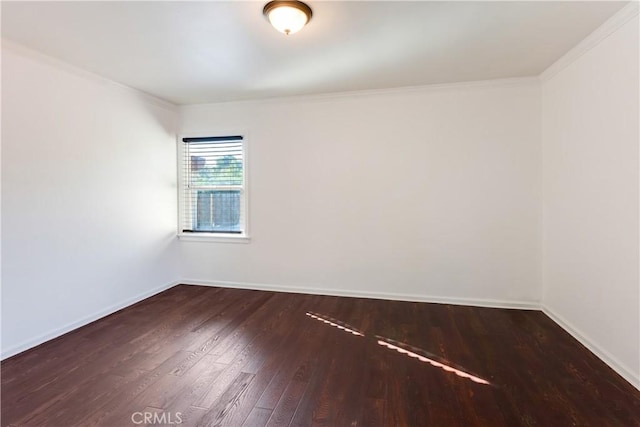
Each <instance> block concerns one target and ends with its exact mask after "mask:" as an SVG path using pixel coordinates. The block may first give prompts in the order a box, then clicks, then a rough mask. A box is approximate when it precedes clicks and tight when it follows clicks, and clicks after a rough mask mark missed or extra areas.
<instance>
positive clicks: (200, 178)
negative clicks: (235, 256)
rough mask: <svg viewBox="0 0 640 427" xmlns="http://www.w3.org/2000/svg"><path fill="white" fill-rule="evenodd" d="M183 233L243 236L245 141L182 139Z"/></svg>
mask: <svg viewBox="0 0 640 427" xmlns="http://www.w3.org/2000/svg"><path fill="white" fill-rule="evenodd" d="M182 146H183V155H182V165H181V169H182V174H183V175H182V188H181V195H182V201H181V203H182V209H181V227H180V228H181V231H182V232H183V233H225V234H240V235H242V234H244V233H245V230H246V227H245V218H246V213H245V206H246V202H245V196H246V194H245V166H244V159H245V156H244V138H243V137H242V136H240V135H234V136H210V137H198V138H183V139H182Z"/></svg>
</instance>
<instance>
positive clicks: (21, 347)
mask: <svg viewBox="0 0 640 427" xmlns="http://www.w3.org/2000/svg"><path fill="white" fill-rule="evenodd" d="M178 283H179V282H171V283H168V284H165V285H163V286H160V287H157V288H155V289H152V290H150V291H147V292H143V293H141V294H138V295H136V296H134V297H132V298H129V299H126V300H124V301H121V302H119V303H117V304H113V305H111V306H109V307H108V308H106V309H104V310H100V311H98V312H96V313H93V314H91V315H89V316H86V317H84V318H82V319H80V320H77V321H75V322H71V323H68V324H66V325H64V326H63V327H61V328H56V329H53V330H51V331H49V332H47V333H45V334H42V335H40V336H38V337H36V338H33V339H29V340H26V341H23V342H22V343H20V344H18V345H14V346H12V347H9V348H8V349H4V348H3V349H2V355H1V356H0V360H4V359H6V358H8V357H11V356H15V355H16V354H18V353H22V352H23V351H26V350H29V349H30V348H33V347H35V346H37V345H40V344H42V343H45V342H47V341H49V340H52V339H54V338H57V337H59V336H60V335H64V334H66V333H68V332H71V331H73V330H74V329H78V328H80V327H82V326H85V325H88V324H89V323H91V322H95V321H96V320H98V319H101V318H103V317H105V316H108V315H110V314H112V313H115V312H116V311H118V310H122V309H123V308H125V307H128V306H130V305H133V304H135V303H137V302H140V301H142V300H143V299H146V298H149V297H151V296H153V295H156V294H159V293H160V292H162V291H165V290H167V289H169V288H171V287H173V286H175V285H177V284H178Z"/></svg>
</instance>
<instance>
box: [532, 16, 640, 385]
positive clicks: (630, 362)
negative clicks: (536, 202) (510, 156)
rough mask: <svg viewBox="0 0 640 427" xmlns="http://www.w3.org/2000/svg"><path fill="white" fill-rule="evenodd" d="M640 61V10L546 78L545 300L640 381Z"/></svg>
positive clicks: (591, 343) (597, 348)
mask: <svg viewBox="0 0 640 427" xmlns="http://www.w3.org/2000/svg"><path fill="white" fill-rule="evenodd" d="M636 13H637V12H636ZM598 34H599V33H598ZM638 60H639V58H638V19H637V16H636V18H635V19H632V20H631V21H629V22H627V24H625V25H624V26H623V27H622V28H620V29H619V30H618V31H616V32H614V33H613V34H611V35H609V36H608V37H606V38H605V39H604V40H602V41H601V42H600V43H599V44H598V45H597V46H595V47H593V48H592V49H591V50H589V51H588V52H586V53H585V54H584V55H582V56H581V57H579V58H578V59H577V60H576V61H574V62H572V63H571V64H569V65H568V66H567V67H566V68H564V69H562V70H561V71H559V72H558V73H557V74H555V75H553V76H552V77H550V78H545V80H544V83H543V85H542V95H543V96H542V99H543V100H542V111H543V137H542V139H543V153H544V155H543V157H544V160H543V164H544V174H543V175H544V178H543V182H544V190H543V193H544V243H543V271H544V286H543V305H544V306H545V309H546V311H547V312H548V313H549V314H550V315H551V316H552V317H554V318H555V319H556V320H557V321H558V322H559V323H561V324H563V325H564V326H565V327H567V328H568V329H569V330H570V331H572V332H573V333H574V335H576V336H577V337H579V338H580V339H581V340H582V341H583V343H585V344H587V345H588V346H589V347H590V348H591V349H592V350H594V352H595V353H596V354H598V355H600V356H601V357H602V358H603V359H605V360H606V361H607V362H608V363H609V364H611V365H612V366H613V367H614V368H616V370H618V372H620V373H622V374H623V375H624V376H625V377H626V378H627V379H628V380H629V381H631V382H632V383H634V384H635V385H636V387H640V381H639V380H638V378H640V305H639V304H640V293H639V287H640V286H639V277H638V271H639V265H638V259H639V251H638V237H639V235H638V233H639V228H638V220H639V214H640V213H639V210H638V201H639V200H638V198H639V185H638V179H639V175H638V155H639V151H638V141H639V133H638V126H639V124H638V115H639V114H640V111H639V109H638V94H639V85H638V75H639V71H640V70H639V69H638ZM555 68H557V67H555Z"/></svg>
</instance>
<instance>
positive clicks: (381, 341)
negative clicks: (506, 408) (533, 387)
mask: <svg viewBox="0 0 640 427" xmlns="http://www.w3.org/2000/svg"><path fill="white" fill-rule="evenodd" d="M305 314H306V315H307V316H309V317H311V318H312V319H316V320H319V321H320V322H322V323H325V324H327V325H330V326H333V327H334V328H338V329H340V330H342V331H345V332H348V333H350V334H352V335H356V336H360V337H364V336H365V335H364V333H362V332H360V331H358V330H357V329H355V328H354V327H352V326H350V325H348V324H346V323H344V322H340V321H339V320H337V319H333V318H332V317H329V316H324V315H322V314H318V313H312V312H306V313H305ZM376 338H377V339H378V345H381V346H383V347H386V348H388V349H390V350H395V351H397V352H398V353H400V354H406V355H407V356H409V357H410V358H412V359H417V360H419V361H421V362H425V363H428V364H430V365H431V366H435V367H436V368H440V369H442V370H444V371H446V372H451V373H454V374H456V375H457V376H459V377H461V378H467V379H469V380H471V381H473V382H475V383H478V384H487V385H488V384H491V383H490V382H489V381H487V380H484V379H482V378H480V377H477V376H475V375H471V374H470V373H468V372H464V371H462V370H460V369H457V368H454V367H453V366H449V365H447V364H445V363H441V362H438V361H436V360H433V359H430V358H428V357H426V356H423V355H421V354H418V353H415V352H413V351H411V350H408V349H406V348H403V347H401V345H402V343H398V342H397V341H394V340H391V339H389V338H385V337H381V336H379V335H376ZM396 343H397V344H398V345H396Z"/></svg>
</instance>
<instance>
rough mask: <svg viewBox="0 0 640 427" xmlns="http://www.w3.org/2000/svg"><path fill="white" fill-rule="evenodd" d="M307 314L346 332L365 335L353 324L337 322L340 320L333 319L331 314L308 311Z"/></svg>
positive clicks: (360, 335)
mask: <svg viewBox="0 0 640 427" xmlns="http://www.w3.org/2000/svg"><path fill="white" fill-rule="evenodd" d="M306 315H307V316H309V317H311V318H312V319H316V320H319V321H321V322H323V323H326V324H327V325H331V326H333V327H335V328H338V329H340V330H343V331H345V332H349V333H351V334H353V335H356V336H359V337H363V336H364V334H363V333H362V332H359V331H357V330H356V329H354V328H352V327H351V326H349V325H347V324H346V323H343V322H340V323H342V325H341V324H338V323H336V322H339V321H338V320H336V319H332V318H331V317H329V316H323V315H321V314H316V313H309V312H307V313H306Z"/></svg>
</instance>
